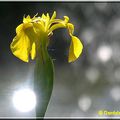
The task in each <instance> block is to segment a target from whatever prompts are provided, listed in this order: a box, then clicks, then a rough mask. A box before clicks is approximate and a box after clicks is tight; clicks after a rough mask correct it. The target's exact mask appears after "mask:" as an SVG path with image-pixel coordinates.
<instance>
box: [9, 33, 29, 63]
mask: <svg viewBox="0 0 120 120" xmlns="http://www.w3.org/2000/svg"><path fill="white" fill-rule="evenodd" d="M30 44H31V43H30V40H29V38H28V36H27V35H26V34H24V32H23V33H21V35H19V36H18V35H17V36H15V37H14V39H13V41H12V43H11V45H10V48H11V51H12V53H13V54H14V55H15V56H16V57H18V58H19V59H21V60H23V61H24V62H28V61H29V52H30Z"/></svg>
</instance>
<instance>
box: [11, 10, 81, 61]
mask: <svg viewBox="0 0 120 120" xmlns="http://www.w3.org/2000/svg"><path fill="white" fill-rule="evenodd" d="M58 28H67V29H68V32H69V35H70V37H71V44H70V48H69V57H68V61H69V62H73V61H75V60H76V59H77V58H78V57H79V56H80V54H81V52H82V49H83V45H82V43H81V41H80V40H79V38H77V37H76V36H74V35H73V32H74V25H73V24H72V23H69V18H68V17H67V16H64V20H61V19H56V12H54V13H53V15H52V17H51V18H50V16H49V14H48V13H47V15H44V14H42V16H41V17H38V16H37V15H35V16H34V17H33V18H31V17H30V16H29V15H28V16H27V17H26V18H25V17H23V23H21V24H20V25H19V26H18V27H17V28H16V36H15V37H14V39H13V41H12V43H11V45H10V48H11V51H12V53H13V54H14V55H15V56H16V57H18V58H19V59H21V60H23V61H24V62H28V61H29V56H31V59H35V57H36V56H37V52H39V51H38V49H39V48H40V47H41V46H44V47H46V48H47V46H48V43H49V39H48V38H49V36H50V35H52V33H53V31H54V30H56V29H58ZM45 37H46V38H45ZM44 38H45V39H44Z"/></svg>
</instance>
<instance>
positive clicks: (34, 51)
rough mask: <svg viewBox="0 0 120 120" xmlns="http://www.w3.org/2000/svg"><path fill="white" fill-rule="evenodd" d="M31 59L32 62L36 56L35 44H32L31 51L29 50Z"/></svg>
mask: <svg viewBox="0 0 120 120" xmlns="http://www.w3.org/2000/svg"><path fill="white" fill-rule="evenodd" d="M30 53H31V59H32V60H33V59H34V58H35V56H36V46H35V43H33V44H32V49H31V52H30Z"/></svg>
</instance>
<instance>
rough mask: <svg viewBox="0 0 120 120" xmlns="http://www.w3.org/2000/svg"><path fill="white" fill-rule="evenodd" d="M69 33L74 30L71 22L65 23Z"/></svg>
mask: <svg viewBox="0 0 120 120" xmlns="http://www.w3.org/2000/svg"><path fill="white" fill-rule="evenodd" d="M67 27H68V31H69V34H73V32H74V25H73V24H72V23H68V24H67Z"/></svg>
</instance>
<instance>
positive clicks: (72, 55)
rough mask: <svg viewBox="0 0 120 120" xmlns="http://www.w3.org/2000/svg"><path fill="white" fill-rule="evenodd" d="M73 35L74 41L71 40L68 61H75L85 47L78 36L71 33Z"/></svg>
mask: <svg viewBox="0 0 120 120" xmlns="http://www.w3.org/2000/svg"><path fill="white" fill-rule="evenodd" d="M71 37H72V41H71V44H70V49H69V58H68V62H73V61H75V60H76V59H77V58H78V57H79V56H80V54H81V53H82V49H83V45H82V43H81V41H80V40H79V39H78V38H77V37H76V36H72V35H71Z"/></svg>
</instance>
